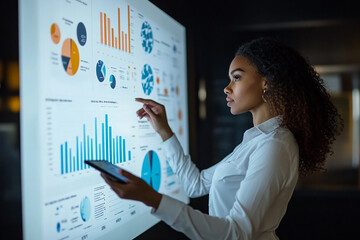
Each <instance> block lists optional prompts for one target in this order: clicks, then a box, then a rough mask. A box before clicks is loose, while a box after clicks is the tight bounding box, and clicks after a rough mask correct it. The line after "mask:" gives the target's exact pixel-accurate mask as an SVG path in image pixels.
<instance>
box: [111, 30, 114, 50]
mask: <svg viewBox="0 0 360 240" xmlns="http://www.w3.org/2000/svg"><path fill="white" fill-rule="evenodd" d="M111 40H112V42H111V46H112V47H114V28H111Z"/></svg>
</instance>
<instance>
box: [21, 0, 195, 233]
mask: <svg viewBox="0 0 360 240" xmlns="http://www.w3.org/2000/svg"><path fill="white" fill-rule="evenodd" d="M19 16H20V21H19V22H20V67H21V70H20V71H21V72H20V73H21V93H20V94H21V104H22V105H21V146H22V149H21V157H22V197H23V225H24V239H131V238H134V237H136V236H138V235H139V234H141V233H142V232H144V231H145V230H147V229H148V228H150V227H151V226H153V225H154V224H155V223H157V222H158V220H157V219H156V218H155V217H153V216H152V215H151V213H150V211H151V209H150V208H149V207H146V206H145V205H144V204H142V203H139V202H135V201H128V200H122V199H120V198H118V197H117V195H115V194H114V192H113V191H112V190H111V189H110V188H109V187H108V185H106V184H105V182H104V180H103V179H102V178H101V177H100V174H99V172H98V171H96V170H95V169H93V168H91V167H89V166H88V165H85V164H84V160H90V159H91V160H95V159H97V160H106V161H109V162H111V163H114V164H116V165H118V166H121V167H123V168H125V169H127V170H129V171H131V172H132V173H134V174H136V175H138V176H140V177H142V178H143V179H144V180H145V181H146V182H148V184H149V185H151V186H152V187H153V188H154V189H155V190H157V191H159V192H161V193H165V194H167V195H169V196H172V197H174V198H177V199H179V200H182V201H184V202H188V198H187V196H186V194H185V192H184V190H183V188H182V186H181V184H180V182H179V181H178V179H177V177H176V176H175V175H174V172H173V171H172V169H171V167H170V166H169V164H168V162H167V160H166V159H165V157H164V153H163V150H162V149H161V145H160V143H161V138H160V137H159V136H158V135H157V134H156V132H155V131H154V130H153V129H152V127H151V125H150V124H149V123H148V122H147V120H146V119H142V120H140V119H139V118H138V117H137V116H136V111H137V110H138V109H139V108H141V106H142V104H141V103H138V102H136V101H135V98H136V97H141V98H147V99H153V100H155V101H158V102H160V103H162V104H164V105H165V107H166V109H167V117H168V121H169V124H170V126H171V128H172V130H173V131H174V133H175V134H176V135H177V137H178V138H179V140H180V142H181V144H182V146H183V147H184V151H185V152H186V153H187V152H188V122H187V119H188V117H187V115H188V110H187V83H186V81H187V77H186V41H185V39H186V36H185V28H184V27H183V26H182V25H181V24H179V23H178V22H176V21H175V20H173V19H172V18H171V17H169V16H168V15H166V14H165V13H164V12H162V11H161V10H160V9H159V8H157V7H156V6H155V5H153V4H152V3H150V2H148V1H145V0H131V1H130V0H129V1H125V0H106V1H101V0H31V1H29V0H20V11H19Z"/></svg>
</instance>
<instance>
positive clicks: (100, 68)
mask: <svg viewBox="0 0 360 240" xmlns="http://www.w3.org/2000/svg"><path fill="white" fill-rule="evenodd" d="M96 76H97V79H98V80H99V82H103V81H104V80H105V76H106V67H105V64H104V62H103V61H101V60H99V61H98V62H97V64H96Z"/></svg>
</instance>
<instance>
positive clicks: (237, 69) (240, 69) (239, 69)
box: [230, 68, 245, 75]
mask: <svg viewBox="0 0 360 240" xmlns="http://www.w3.org/2000/svg"><path fill="white" fill-rule="evenodd" d="M236 71H241V72H245V71H244V69H242V68H236V69H234V70H232V71H231V73H230V75H232V74H233V73H234V72H236Z"/></svg>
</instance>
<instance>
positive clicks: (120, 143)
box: [119, 136, 123, 163]
mask: <svg viewBox="0 0 360 240" xmlns="http://www.w3.org/2000/svg"><path fill="white" fill-rule="evenodd" d="M119 144H120V152H119V154H120V162H121V163H122V162H123V160H122V147H121V146H122V145H121V136H120V137H119Z"/></svg>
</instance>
